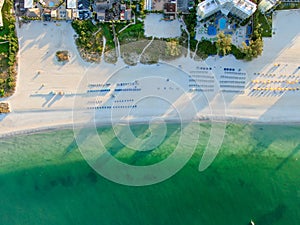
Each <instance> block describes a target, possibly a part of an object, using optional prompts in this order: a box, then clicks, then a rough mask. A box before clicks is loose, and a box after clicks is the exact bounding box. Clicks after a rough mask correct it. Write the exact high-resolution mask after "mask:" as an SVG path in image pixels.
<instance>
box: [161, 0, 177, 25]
mask: <svg viewBox="0 0 300 225" xmlns="http://www.w3.org/2000/svg"><path fill="white" fill-rule="evenodd" d="M176 13H177V3H176V1H171V2H167V3H165V4H164V18H165V19H167V20H174V19H175V18H176Z"/></svg>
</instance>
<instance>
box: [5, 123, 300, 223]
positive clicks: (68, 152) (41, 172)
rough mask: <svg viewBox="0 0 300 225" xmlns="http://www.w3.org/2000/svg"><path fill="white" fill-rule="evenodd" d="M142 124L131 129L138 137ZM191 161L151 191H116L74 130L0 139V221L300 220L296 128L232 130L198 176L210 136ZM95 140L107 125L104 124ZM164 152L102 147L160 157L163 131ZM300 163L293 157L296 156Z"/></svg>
mask: <svg viewBox="0 0 300 225" xmlns="http://www.w3.org/2000/svg"><path fill="white" fill-rule="evenodd" d="M145 129H146V127H145V126H144V125H139V126H135V127H133V130H134V132H135V133H136V134H137V135H145ZM201 129H202V131H201V138H200V141H199V144H198V147H197V150H196V152H195V154H194V156H193V157H192V159H191V160H190V161H189V163H188V164H187V165H186V166H185V167H184V168H183V169H182V170H180V171H179V172H178V173H177V174H176V175H174V176H173V177H171V178H170V179H168V180H166V181H164V182H162V183H159V184H155V185H151V186H145V187H129V186H123V185H119V184H116V183H113V182H111V181H108V180H106V179H105V178H103V177H101V176H100V175H97V174H96V173H95V172H94V171H93V170H92V169H91V168H90V167H89V166H88V164H87V163H86V162H85V161H84V160H83V159H82V156H81V154H80V152H79V151H78V149H77V147H76V144H75V142H74V138H73V132H72V131H71V130H60V131H52V132H48V133H40V134H34V135H27V136H17V137H13V138H8V139H2V140H0V165H1V166H0V224H1V225H2V224H3V225H10V224H18V225H23V224H30V225H34V224H37V225H41V224H56V225H57V224H59V225H63V224H72V225H73V224H88V225H89V224H101V225H102V224H103V225H106V224H112V225H118V224H120V225H121V224H125V225H127V224H128V225H143V224H149V225H152V224H153V225H160V224H172V225H173V224H175V225H177V224H183V225H190V224H191V225H192V224H197V225H223V224H230V225H246V224H248V222H249V220H250V219H253V220H254V221H255V222H256V224H257V225H271V224H272V225H279V224H280V225H297V224H300V163H299V161H300V153H299V150H300V126H280V125H242V124H229V125H228V126H227V129H226V136H225V139H224V144H223V146H222V149H221V151H220V153H219V154H218V156H217V158H216V159H215V161H214V162H213V164H212V165H211V166H210V167H209V168H208V169H207V170H205V171H204V172H199V171H198V165H199V161H200V158H201V156H202V153H203V150H204V146H205V145H206V142H207V138H208V135H209V131H210V126H209V125H208V124H201ZM99 132H100V133H101V134H107V135H108V136H109V135H111V134H112V129H110V128H101V129H99ZM167 134H168V135H167V138H166V140H165V142H164V143H163V145H162V147H160V148H158V149H156V150H154V151H152V152H151V153H150V154H145V153H139V154H137V153H134V152H133V151H131V150H128V149H126V148H124V146H122V144H121V143H119V142H118V141H117V140H116V139H112V140H111V142H109V143H107V148H108V149H109V151H110V152H111V153H112V154H113V155H114V156H115V157H117V158H119V159H120V160H122V161H126V162H127V163H130V164H135V165H144V164H151V163H154V162H157V161H160V160H162V159H164V158H165V157H166V156H167V155H168V154H170V152H171V151H172V149H173V146H174V145H176V143H177V142H176V140H177V139H178V136H179V132H178V126H177V125H168V133H167ZM298 159H299V160H298Z"/></svg>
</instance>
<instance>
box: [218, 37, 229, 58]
mask: <svg viewBox="0 0 300 225" xmlns="http://www.w3.org/2000/svg"><path fill="white" fill-rule="evenodd" d="M217 38H218V39H217V41H216V47H217V52H218V54H221V55H227V54H228V53H229V52H230V51H231V36H230V35H225V34H224V33H223V32H220V33H219V34H218V35H217Z"/></svg>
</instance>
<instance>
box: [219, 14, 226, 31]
mask: <svg viewBox="0 0 300 225" xmlns="http://www.w3.org/2000/svg"><path fill="white" fill-rule="evenodd" d="M226 22H227V20H226V19H225V18H223V17H222V18H221V19H220V20H219V24H220V30H224V29H225V28H226Z"/></svg>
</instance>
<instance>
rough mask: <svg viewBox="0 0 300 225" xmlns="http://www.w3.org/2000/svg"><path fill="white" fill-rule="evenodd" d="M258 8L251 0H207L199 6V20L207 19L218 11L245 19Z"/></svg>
mask: <svg viewBox="0 0 300 225" xmlns="http://www.w3.org/2000/svg"><path fill="white" fill-rule="evenodd" d="M255 10H256V4H255V3H253V2H251V1H249V0H205V1H204V2H201V3H199V4H198V6H197V18H198V20H202V19H205V18H207V17H209V16H211V15H213V14H215V13H217V12H219V11H220V12H221V13H222V14H224V15H226V16H227V15H228V14H232V15H234V16H237V17H239V18H240V19H242V20H244V19H247V18H248V17H249V16H251V15H252V14H253V13H254V12H255Z"/></svg>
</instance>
